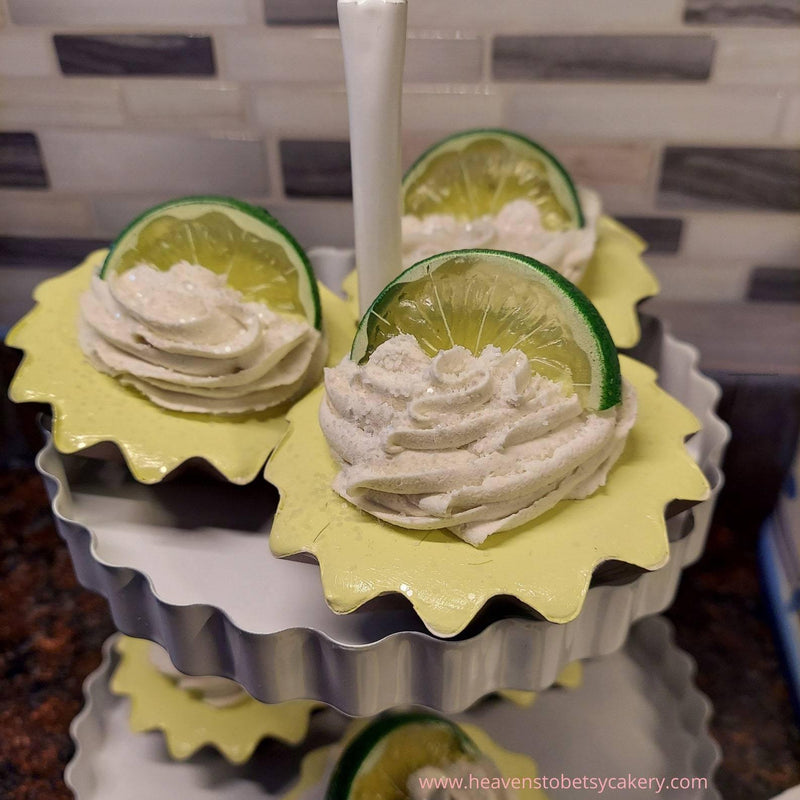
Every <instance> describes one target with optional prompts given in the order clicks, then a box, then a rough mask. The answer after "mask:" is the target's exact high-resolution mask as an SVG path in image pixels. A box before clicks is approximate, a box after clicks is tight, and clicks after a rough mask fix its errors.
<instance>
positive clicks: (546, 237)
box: [402, 188, 601, 283]
mask: <svg viewBox="0 0 800 800" xmlns="http://www.w3.org/2000/svg"><path fill="white" fill-rule="evenodd" d="M578 194H579V199H580V202H581V208H582V209H583V212H584V218H585V224H584V226H583V227H582V228H574V229H570V230H565V231H553V230H548V229H547V228H545V227H544V226H543V225H542V221H541V216H540V214H539V208H538V206H537V205H536V204H535V203H532V202H531V201H530V200H524V199H520V200H512V201H511V202H510V203H507V204H506V205H505V206H504V207H503V208H502V209H500V212H499V213H498V214H496V215H495V216H490V215H485V216H482V217H478V218H477V219H473V220H467V221H463V220H459V219H456V218H455V217H453V216H451V215H449V214H430V215H428V216H426V217H423V218H419V217H415V216H413V215H410V214H406V215H405V216H404V217H403V223H402V229H403V266H404V267H409V266H411V264H415V263H416V262H417V261H421V260H422V259H424V258H427V257H428V256H432V255H436V254H437V253H444V252H446V251H448V250H462V249H474V248H490V249H493V250H509V251H511V252H513V253H522V254H523V255H527V256H531V257H532V258H535V259H537V260H539V261H541V262H542V263H544V264H547V266H549V267H552V268H553V269H554V270H556V271H557V272H560V273H561V274H562V275H564V277H566V278H568V279H569V280H571V281H572V282H573V283H577V282H578V281H579V280H580V278H581V276H582V275H583V273H584V271H585V270H586V266H587V265H588V263H589V261H590V259H591V257H592V253H593V252H594V247H595V242H596V240H597V222H598V220H599V219H600V212H601V201H600V196H599V195H598V194H597V193H596V192H593V191H592V190H591V189H584V188H580V189H579V190H578Z"/></svg>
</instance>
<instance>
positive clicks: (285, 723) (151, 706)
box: [111, 636, 322, 764]
mask: <svg viewBox="0 0 800 800" xmlns="http://www.w3.org/2000/svg"><path fill="white" fill-rule="evenodd" d="M151 647H152V644H151V643H150V642H149V641H146V640H144V639H131V638H129V637H127V636H121V637H120V638H119V639H118V640H117V643H116V650H117V653H118V654H119V657H120V661H119V665H118V666H117V669H116V670H115V672H114V675H113V676H112V678H111V690H112V691H113V692H114V694H119V695H126V696H127V697H129V698H130V703H131V713H130V727H131V730H132V731H133V732H134V733H142V732H144V731H152V730H160V731H162V732H163V733H164V738H165V739H166V744H167V750H168V751H169V754H170V755H171V756H172V758H175V759H185V758H189V757H190V756H191V755H192V754H194V753H195V752H196V751H197V750H199V749H200V748H201V747H203V746H204V745H212V746H213V747H215V748H216V749H217V750H219V751H220V752H221V753H222V755H224V756H225V758H226V759H228V761H230V762H231V763H233V764H243V763H244V762H245V761H247V760H248V759H249V758H250V756H251V755H252V753H253V750H255V748H256V745H258V743H259V742H260V741H261V740H262V739H266V738H270V739H278V740H280V741H282V742H285V743H286V744H292V745H296V744H299V743H300V742H302V741H303V740H304V739H305V738H306V734H307V733H308V724H309V719H310V717H311V712H312V711H313V710H314V709H315V708H321V707H322V704H321V703H315V702H312V701H310V700H294V701H292V702H288V703H277V704H274V705H271V704H266V703H259V702H258V701H257V700H253V699H252V698H247V699H246V700H243V701H242V702H241V703H238V704H237V705H235V706H230V707H228V708H215V707H214V706H211V705H209V704H208V703H206V702H204V701H203V700H202V699H200V698H199V697H197V696H195V695H194V694H192V693H191V692H188V691H186V690H184V689H181V688H179V687H178V686H176V685H175V683H174V681H172V680H170V678H168V677H166V676H165V675H162V674H161V673H160V672H159V671H158V670H157V669H156V668H155V667H154V666H153V665H152V664H151V663H150V648H151Z"/></svg>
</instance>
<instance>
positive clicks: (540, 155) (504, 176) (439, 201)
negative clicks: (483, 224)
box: [403, 129, 584, 231]
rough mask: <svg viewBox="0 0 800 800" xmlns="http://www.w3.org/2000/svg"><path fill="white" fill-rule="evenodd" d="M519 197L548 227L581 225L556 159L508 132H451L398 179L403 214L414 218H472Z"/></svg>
mask: <svg viewBox="0 0 800 800" xmlns="http://www.w3.org/2000/svg"><path fill="white" fill-rule="evenodd" d="M521 199H524V200H529V201H530V202H532V203H534V204H535V205H536V206H537V207H538V209H539V212H540V215H541V219H542V224H543V225H544V227H545V228H546V229H548V230H554V231H559V230H567V229H570V228H580V227H583V224H584V219H583V213H582V211H581V206H580V202H579V200H578V194H577V191H576V190H575V186H574V184H573V183H572V179H571V178H570V176H569V174H568V173H567V171H566V170H565V169H564V167H563V166H562V165H561V164H560V162H559V161H558V159H556V157H555V156H553V155H552V154H551V153H549V152H548V151H547V150H545V149H544V148H543V147H541V146H540V145H538V144H537V143H536V142H533V141H531V140H530V139H527V138H525V137H524V136H520V135H519V134H516V133H511V132H509V131H504V130H493V129H487V130H472V131H465V132H463V133H458V134H455V135H454V136H450V137H448V138H447V139H444V140H443V141H441V142H438V143H437V144H435V145H433V147H431V148H430V149H428V150H427V151H426V152H425V153H423V154H422V155H421V156H420V157H419V159H417V161H416V162H415V163H414V164H413V165H412V167H411V168H410V169H409V170H408V172H407V173H406V175H405V177H404V179H403V213H405V214H411V215H414V216H416V217H426V216H429V215H431V214H449V215H452V216H453V217H455V218H456V219H460V220H472V219H477V218H478V217H481V216H484V215H492V216H494V215H496V214H497V213H498V212H499V211H500V210H501V209H502V208H503V207H504V206H505V205H507V204H508V203H510V202H512V201H513V200H521Z"/></svg>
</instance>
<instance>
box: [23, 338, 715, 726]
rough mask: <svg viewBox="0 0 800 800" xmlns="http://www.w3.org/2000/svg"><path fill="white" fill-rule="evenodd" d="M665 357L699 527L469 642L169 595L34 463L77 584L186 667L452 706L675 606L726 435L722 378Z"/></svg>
mask: <svg viewBox="0 0 800 800" xmlns="http://www.w3.org/2000/svg"><path fill="white" fill-rule="evenodd" d="M660 357H661V362H662V363H661V364H660V365H659V366H660V369H661V370H662V373H663V372H665V371H669V372H670V373H671V374H673V375H674V376H675V378H674V383H675V384H676V385H675V386H673V385H670V387H669V388H670V389H671V391H672V393H673V394H676V395H677V396H678V398H679V399H681V400H682V401H683V402H684V403H685V404H687V405H689V407H690V408H692V409H693V410H694V411H695V413H696V414H697V416H698V417H699V418H700V421H701V423H702V425H703V430H702V431H701V433H699V434H697V435H696V436H695V437H694V439H693V441H692V443H691V447H692V448H694V450H695V451H696V452H695V457H696V458H697V460H698V462H699V463H700V465H701V467H702V468H703V470H704V472H705V473H706V477H707V478H708V479H709V482H710V484H711V487H712V491H711V496H710V497H709V499H708V500H705V501H703V502H701V503H699V504H698V505H695V506H694V507H692V508H691V509H689V510H686V511H683V512H681V513H680V514H678V515H677V516H676V517H673V518H672V519H671V520H670V529H671V531H674V532H677V535H678V536H679V535H680V532H681V530H686V529H688V528H690V532H689V533H688V534H687V535H685V536H683V537H682V538H677V540H676V541H672V542H671V544H670V552H671V557H670V561H669V563H668V564H667V565H666V566H665V567H663V568H662V569H660V570H657V571H655V572H647V573H645V574H643V575H641V576H639V577H638V578H636V579H635V580H633V581H631V582H630V583H627V584H625V585H621V586H620V585H617V586H612V585H604V586H594V587H592V588H591V589H590V590H589V592H588V594H587V598H586V603H585V605H584V608H583V611H582V612H581V614H580V615H579V616H578V617H577V618H576V619H574V620H573V621H571V622H569V623H566V624H563V625H557V624H553V623H548V622H545V621H539V620H533V619H523V618H518V617H514V618H504V619H500V620H497V621H494V622H491V623H489V624H488V625H487V626H486V627H485V628H484V629H483V630H481V631H480V632H478V633H476V634H475V635H473V636H470V637H469V638H465V639H460V640H454V641H449V640H442V639H437V638H435V637H433V636H431V635H428V634H426V633H420V632H409V631H400V632H397V633H393V634H391V635H389V636H386V637H385V638H382V639H380V640H378V641H376V642H374V643H371V644H368V645H350V644H344V643H341V642H337V641H335V640H334V639H333V638H331V637H330V636H329V635H327V634H326V633H325V632H324V631H318V630H313V629H309V628H292V629H287V630H283V631H278V632H275V633H267V634H254V633H251V632H247V631H242V630H241V629H240V628H238V627H237V626H236V625H235V624H234V623H233V622H232V621H231V620H230V618H229V617H228V616H227V615H226V614H225V613H224V612H223V611H222V610H221V609H219V608H216V607H213V606H210V605H205V604H189V605H176V604H173V603H167V602H165V601H164V600H162V599H161V598H160V597H159V596H158V595H157V593H156V592H155V591H154V589H153V587H152V585H151V583H150V580H149V579H148V577H147V576H146V575H145V574H144V573H142V572H139V571H138V570H134V569H130V568H126V567H116V566H112V565H109V564H106V563H104V562H103V561H102V560H101V559H100V558H99V557H97V556H96V555H95V552H96V551H95V546H96V541H95V535H94V533H93V532H92V531H90V530H89V529H88V528H86V527H85V526H83V525H82V524H80V523H79V522H77V521H75V520H72V519H69V518H68V517H67V516H65V515H64V514H63V513H62V512H61V510H60V509H61V508H62V507H63V506H64V503H65V501H66V500H67V499H68V496H69V487H68V486H67V484H66V480H65V477H64V472H63V468H62V465H61V462H60V457H59V455H58V453H57V452H56V451H55V449H54V448H53V446H52V442H48V444H47V445H46V446H45V447H44V449H43V450H42V451H41V452H40V453H39V455H38V457H37V467H38V469H39V471H40V473H41V474H42V476H43V477H44V479H45V483H46V485H47V488H48V492H49V494H50V497H51V501H52V505H53V511H54V514H55V516H56V522H57V527H58V530H59V533H60V534H61V536H62V538H64V540H65V541H66V543H67V545H68V547H69V550H70V555H71V556H72V560H73V563H74V565H75V570H76V573H77V576H78V579H79V581H80V582H81V583H82V584H83V585H84V586H85V587H87V588H88V589H91V590H93V591H96V592H98V593H100V594H101V595H103V596H104V597H105V598H106V599H107V600H108V602H109V605H110V607H111V613H112V617H113V619H114V622H115V624H116V626H117V627H118V628H119V629H120V630H121V631H122V632H123V633H126V634H128V635H129V636H136V637H140V638H147V639H151V640H153V641H155V642H157V643H158V644H160V645H162V646H163V647H165V648H166V649H167V650H168V652H169V653H170V656H171V658H172V660H173V663H175V665H176V666H177V667H178V668H179V669H180V670H181V671H183V672H185V673H187V674H193V675H221V676H224V677H228V678H232V679H233V680H236V681H238V682H239V683H241V684H242V685H243V686H244V687H245V689H247V690H248V692H250V694H252V695H253V696H254V697H255V698H256V699H258V700H261V701H263V702H267V703H278V702H283V701H286V700H294V699H297V698H306V699H313V700H319V701H321V702H324V703H327V704H329V705H331V706H334V707H336V708H338V709H339V710H341V711H343V712H344V713H346V714H349V715H352V716H367V715H372V714H376V713H378V712H379V711H381V710H383V709H385V708H388V707H391V706H395V705H400V704H419V705H425V706H428V707H431V708H435V709H438V710H441V711H443V712H445V713H455V712H458V711H462V710H464V709H466V708H468V707H469V706H470V705H472V704H473V703H474V702H475V701H476V700H478V699H479V698H480V697H482V696H483V695H485V694H487V693H489V692H492V691H496V690H497V689H524V690H534V691H538V690H541V689H544V688H546V687H548V686H550V685H551V684H552V683H553V682H554V681H555V679H556V676H557V675H558V673H559V671H560V670H561V669H562V668H563V667H564V666H565V665H566V664H567V663H568V662H570V661H574V660H576V659H580V658H588V657H593V656H599V655H606V654H608V653H611V652H613V651H615V650H617V649H619V647H621V645H622V644H623V643H624V641H625V639H626V637H627V634H628V631H629V629H630V626H631V624H632V623H633V622H635V621H636V620H638V619H641V618H642V617H645V616H649V615H652V614H657V613H659V612H660V611H663V610H664V609H665V608H667V607H668V606H669V604H670V603H671V601H672V599H673V597H674V595H675V592H676V590H677V586H678V582H679V579H680V575H681V572H682V570H683V568H684V567H686V566H688V565H690V564H692V563H693V562H694V561H696V560H697V559H698V558H699V557H700V555H701V553H702V551H703V547H704V546H705V539H706V535H707V533H708V527H709V525H710V521H711V514H712V511H713V507H714V503H715V501H716V497H717V494H718V492H719V489H720V488H721V486H722V473H721V470H720V463H721V459H722V454H723V451H724V448H725V444H726V442H727V439H728V435H729V432H728V428H727V426H726V425H725V424H724V423H723V422H722V421H721V420H720V419H719V418H718V417H717V416H716V414H715V413H714V408H715V405H716V402H717V400H718V398H719V394H720V392H719V387H718V386H717V385H716V383H714V382H713V381H711V380H710V379H708V378H707V377H705V376H703V375H702V374H701V373H700V372H699V371H698V369H697V364H698V360H699V356H698V352H697V350H696V349H695V348H694V347H692V346H691V345H687V344H685V343H683V342H678V341H677V340H675V339H674V338H673V337H672V336H670V335H669V334H666V335H665V336H664V340H663V345H662V346H661V349H660ZM671 538H674V537H673V536H671ZM363 613H368V612H363ZM287 655H291V658H292V659H293V660H295V661H297V662H298V664H297V667H298V668H297V669H295V670H294V671H293V673H292V674H291V675H290V676H288V677H287V676H286V670H285V669H283V668H282V666H283V665H285V663H286V658H287ZM278 672H281V673H283V679H282V680H281V682H280V685H278V682H277V681H275V680H274V679H271V676H274V675H275V674H277V673H278Z"/></svg>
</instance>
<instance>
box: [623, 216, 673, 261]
mask: <svg viewBox="0 0 800 800" xmlns="http://www.w3.org/2000/svg"><path fill="white" fill-rule="evenodd" d="M617 219H618V220H619V221H620V222H621V223H622V224H623V225H627V226H628V227H629V228H630V229H631V230H632V231H635V232H636V233H638V234H639V236H641V237H642V239H644V240H645V241H646V242H647V252H648V253H677V252H678V250H680V247H681V233H682V232H683V220H682V219H679V218H678V217H627V216H621V217H617Z"/></svg>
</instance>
